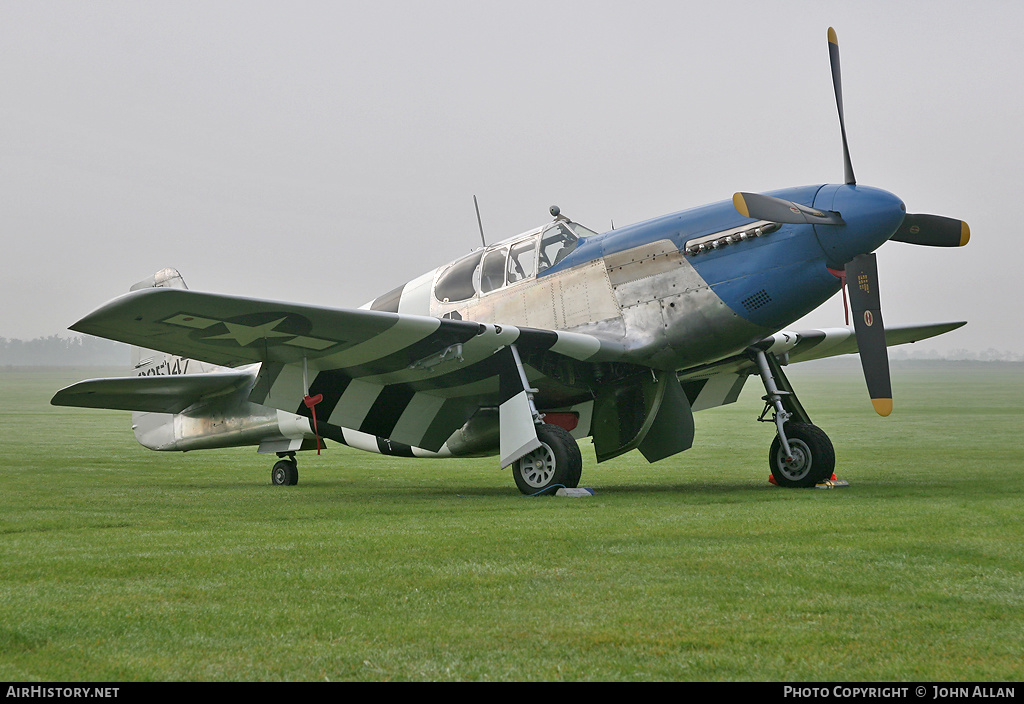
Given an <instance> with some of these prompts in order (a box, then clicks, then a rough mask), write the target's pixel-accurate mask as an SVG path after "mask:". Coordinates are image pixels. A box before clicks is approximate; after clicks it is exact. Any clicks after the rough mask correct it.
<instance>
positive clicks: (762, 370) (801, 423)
mask: <svg viewBox="0 0 1024 704" xmlns="http://www.w3.org/2000/svg"><path fill="white" fill-rule="evenodd" d="M750 353H751V356H752V357H753V359H754V361H755V362H756V363H757V369H758V373H759V374H760V375H761V381H762V382H763V383H764V389H765V392H766V394H765V395H764V396H763V397H762V399H763V400H764V402H765V406H764V411H762V412H761V416H760V417H759V418H758V420H759V421H766V418H765V416H767V415H768V413H769V412H771V413H772V418H771V420H772V422H774V423H775V429H776V436H775V440H774V441H773V442H772V447H771V450H770V451H769V453H768V464H769V467H770V469H771V472H772V476H773V477H774V478H775V483H776V484H778V485H779V486H784V487H807V486H814V485H815V484H818V483H820V482H823V481H825V480H826V479H829V478H830V477H831V476H832V472H833V471H834V470H835V465H836V454H835V449H834V448H833V447H832V442H831V441H830V440H829V439H828V436H827V435H826V434H825V432H824V431H823V430H822V429H821V428H819V427H817V426H816V425H813V424H812V423H811V419H810V417H809V416H808V415H807V412H806V411H805V410H804V409H803V406H801V405H800V401H799V400H797V398H796V394H794V393H793V391H792V390H791V387H790V385H789V381H788V380H787V379H786V377H785V375H784V374H783V373H782V367H781V366H780V365H779V363H778V360H777V359H776V358H775V355H771V357H770V358H769V356H768V355H767V354H765V352H764V350H760V349H757V348H751V349H750ZM779 384H782V385H783V386H785V388H780V387H779Z"/></svg>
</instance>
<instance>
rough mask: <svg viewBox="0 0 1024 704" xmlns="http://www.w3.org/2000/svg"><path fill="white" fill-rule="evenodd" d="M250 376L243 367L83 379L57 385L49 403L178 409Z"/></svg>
mask: <svg viewBox="0 0 1024 704" xmlns="http://www.w3.org/2000/svg"><path fill="white" fill-rule="evenodd" d="M253 379H254V377H253V375H252V374H250V373H249V372H247V371H238V372H217V373H211V374H183V375H173V376H126V377H111V378H108V379H87V380H86V381H80V382H78V383H77V384H72V385H71V386H68V387H66V388H63V389H61V390H60V391H58V392H57V393H56V394H55V395H54V397H53V398H52V399H50V403H51V404H53V405H54V406H76V407H81V408H112V409H115V410H121V411H145V412H150V413H181V412H182V411H183V410H185V409H186V408H188V407H189V406H192V405H193V404H195V403H197V402H199V401H202V400H204V399H209V398H211V397H214V396H218V395H221V394H225V393H230V392H232V391H235V390H238V389H240V388H242V387H244V386H245V385H246V384H249V383H252V381H253Z"/></svg>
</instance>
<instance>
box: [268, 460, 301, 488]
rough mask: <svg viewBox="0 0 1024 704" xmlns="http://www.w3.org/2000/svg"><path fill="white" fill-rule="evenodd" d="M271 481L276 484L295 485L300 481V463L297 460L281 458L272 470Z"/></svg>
mask: <svg viewBox="0 0 1024 704" xmlns="http://www.w3.org/2000/svg"><path fill="white" fill-rule="evenodd" d="M270 483H271V484H274V485H276V486H294V485H296V484H298V483H299V465H298V463H297V462H296V461H295V460H281V461H280V462H278V463H277V464H275V465H274V468H273V469H272V470H271V471H270Z"/></svg>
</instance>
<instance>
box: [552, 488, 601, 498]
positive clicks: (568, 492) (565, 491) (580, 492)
mask: <svg viewBox="0 0 1024 704" xmlns="http://www.w3.org/2000/svg"><path fill="white" fill-rule="evenodd" d="M593 495H594V490H593V489H584V488H582V487H581V488H578V489H570V488H568V487H564V486H563V487H562V488H561V489H559V490H558V491H556V492H555V496H593Z"/></svg>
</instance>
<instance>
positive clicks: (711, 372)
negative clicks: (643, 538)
mask: <svg viewBox="0 0 1024 704" xmlns="http://www.w3.org/2000/svg"><path fill="white" fill-rule="evenodd" d="M828 39H829V55H830V61H831V65H832V78H833V85H834V87H835V95H836V103H837V107H838V112H839V124H840V129H841V133H842V142H843V155H844V162H845V181H844V183H841V184H825V185H815V186H804V187H798V188H787V189H784V190H780V191H775V192H773V193H770V194H753V193H737V194H735V195H734V196H733V198H732V200H731V201H723V202H720V203H714V204H711V205H705V206H702V207H698V208H694V209H692V210H685V211H682V212H678V213H672V214H670V215H665V216H663V217H659V218H655V219H653V220H648V221H645V222H641V223H638V224H635V225H631V226H628V227H623V228H619V229H615V230H612V231H609V232H604V233H601V234H599V233H597V232H594V231H592V230H588V229H587V228H585V227H583V226H581V225H579V224H577V223H575V222H573V221H571V220H569V219H568V218H566V217H565V216H563V215H562V214H561V213H560V211H559V210H558V209H557V208H556V207H552V208H551V213H552V215H553V216H554V220H553V221H552V222H549V223H548V224H546V225H543V226H541V227H538V228H537V229H535V230H532V231H530V232H525V233H523V234H521V235H518V236H516V237H513V238H510V239H508V240H505V241H503V242H498V243H496V244H492V245H489V246H485V247H482V248H480V249H478V250H476V251H474V252H473V253H471V254H469V255H467V256H465V257H462V258H460V259H458V260H456V261H454V262H452V263H450V264H447V265H445V266H441V267H439V268H437V269H434V270H431V271H429V272H427V273H425V274H424V275H422V276H420V277H419V278H416V279H414V280H412V281H410V282H408V283H406V284H405V285H403V286H400V287H398V288H396V289H395V290H393V291H391V292H390V293H386V294H384V295H382V296H380V297H378V298H376V299H374V300H373V301H371V302H370V303H368V304H366V305H365V306H363V307H362V308H360V309H356V310H351V309H338V308H329V307H316V306H308V305H298V304H292V303H282V302H276V301H267V300H258V299H250V298H239V297H235V296H224V295H218V294H213V293H201V292H196V291H190V290H187V289H186V287H185V285H184V282H183V281H182V279H181V277H180V275H179V274H178V273H177V272H176V271H175V270H173V269H165V270H163V271H161V272H158V273H157V274H156V275H154V276H153V277H151V278H150V279H148V280H146V281H143V282H140V283H139V284H136V285H135V286H133V287H132V290H131V291H130V292H129V293H127V294H125V295H123V296H121V297H119V298H116V299H114V300H113V301H110V302H109V303H107V304H106V305H104V306H102V307H100V308H99V309H97V310H96V311H94V312H93V313H91V314H89V315H87V316H86V317H85V318H83V319H82V320H80V321H79V322H78V323H76V324H74V325H73V326H71V329H72V330H76V331H79V332H83V333H89V334H92V335H98V336H100V337H106V338H110V339H113V340H120V341H123V342H127V343H129V344H132V345H135V346H136V347H135V357H134V359H133V364H134V374H135V375H134V376H131V377H124V378H115V379H94V380H88V381H83V382H80V383H78V384H75V385H73V386H70V387H68V388H65V389H62V390H61V391H59V392H58V393H57V394H56V396H54V398H53V400H52V403H54V404H57V405H68V406H88V407H104V408H119V409H126V410H132V411H135V413H134V415H133V423H134V424H133V428H134V430H135V434H136V437H137V438H138V439H139V441H140V442H141V443H142V444H143V445H145V446H147V447H150V448H153V449H158V450H193V449H201V448H211V447H228V446H239V445H258V446H259V451H260V452H274V453H277V454H278V456H279V457H280V458H281V460H280V461H279V462H277V464H275V465H274V469H273V472H272V481H273V482H274V483H275V484H295V483H296V482H297V480H298V473H297V469H296V463H295V459H294V458H295V453H296V451H298V450H310V449H314V448H316V449H317V451H318V452H319V450H320V448H321V446H322V441H323V439H324V438H327V439H330V440H333V441H336V442H340V443H344V444H346V445H351V446H353V447H357V448H360V449H364V450H369V451H372V452H381V453H387V454H395V455H405V456H410V457H459V456H478V455H486V454H495V453H497V454H498V455H499V456H500V464H501V466H502V467H509V466H512V467H513V476H514V478H515V482H516V484H517V485H518V487H519V489H520V490H521V491H522V492H524V493H528V494H532V493H537V492H542V491H546V490H548V489H550V488H552V487H554V486H557V485H564V486H567V487H575V486H577V485H578V483H579V481H580V474H581V469H582V460H581V455H580V451H579V446H578V445H577V440H578V439H582V438H585V437H591V438H592V439H593V443H594V448H595V451H596V455H597V461H598V462H602V461H604V460H608V459H610V458H613V457H616V456H618V455H620V454H622V453H625V452H628V451H630V450H633V449H638V450H639V451H640V452H641V453H642V454H643V455H644V457H645V458H646V459H647V460H649V461H651V462H655V461H658V460H661V459H664V458H666V457H669V456H671V455H674V454H676V453H678V452H681V451H683V450H686V449H688V448H689V447H690V446H691V443H692V441H693V435H694V425H693V411H697V410H702V409H705V408H711V407H714V406H719V405H722V404H725V403H731V402H733V401H735V400H736V398H737V396H738V394H739V392H740V389H741V387H742V386H743V383H744V381H745V380H746V378H747V377H748V376H751V375H753V374H757V375H758V376H759V377H760V379H761V381H762V382H763V384H764V387H765V391H766V395H765V397H764V400H765V402H766V403H765V410H764V412H763V413H762V414H761V418H759V420H771V421H773V422H774V424H775V430H776V437H775V440H774V442H773V443H772V447H771V451H770V458H769V464H770V469H771V472H772V474H773V476H774V477H775V479H776V482H777V483H778V484H780V485H782V486H811V485H813V484H815V483H818V482H819V481H821V480H822V479H825V478H828V477H829V476H830V475H831V474H832V471H833V466H834V461H835V457H834V452H833V449H832V445H831V442H830V441H829V439H828V437H827V436H826V435H825V433H824V432H823V431H822V430H820V429H819V428H817V427H816V426H814V425H812V424H811V421H810V417H809V416H808V414H807V412H806V410H805V409H804V408H803V406H802V405H801V404H800V402H799V401H798V400H797V397H796V395H795V393H794V390H793V388H792V386H791V385H790V384H789V382H788V381H787V379H786V377H785V375H784V373H783V370H782V366H783V365H784V364H785V363H788V362H797V361H802V360H807V359H815V358H820V357H825V356H830V355H835V354H847V353H853V352H858V351H859V354H860V357H861V361H862V364H863V368H864V373H865V378H866V381H867V387H868V391H869V394H870V397H871V399H872V403H873V404H874V407H875V409H876V410H877V411H878V413H880V414H881V415H888V414H889V412H890V411H891V409H892V393H891V390H890V384H889V368H888V359H887V356H886V354H887V353H886V346H887V345H893V344H901V343H904V342H911V341H915V340H919V339H924V338H926V337H931V336H933V335H937V334H941V333H943V332H946V331H948V330H952V329H954V328H956V327H959V326H960V325H963V323H945V324H937V325H924V326H913V327H903V328H896V329H889V330H885V329H884V327H883V323H882V315H881V310H880V303H879V296H878V277H877V270H876V267H875V255H874V254H872V252H873V251H874V250H875V249H877V248H878V247H880V246H881V245H882V244H884V243H885V242H887V241H889V240H896V241H898V242H905V243H910V244H917V245H926V246H940V247H946V246H960V245H964V244H966V243H967V240H968V238H969V230H968V228H967V225H966V224H965V223H963V222H961V221H959V220H953V219H950V218H944V217H940V216H933V215H913V214H908V213H907V212H906V208H905V206H904V204H903V203H902V201H900V199H899V198H897V197H896V196H894V195H892V194H891V193H887V192H886V191H882V190H879V189H876V188H869V187H866V186H861V185H859V184H857V182H856V180H855V178H854V174H853V167H852V163H851V160H850V152H849V148H848V146H847V140H846V128H845V123H844V117H843V103H842V88H841V81H840V72H839V48H838V42H837V41H836V37H835V32H834V31H832V29H831V28H830V29H829V35H828ZM844 282H846V283H848V284H849V285H848V286H847V289H848V292H849V298H850V308H851V309H852V315H853V328H852V329H851V328H850V327H843V328H836V329H829V330H814V331H802V332H800V331H796V332H794V331H786V330H783V328H784V327H785V326H786V325H789V324H791V323H792V322H793V321H794V320H797V319H799V318H800V317H801V316H803V315H805V314H806V313H808V312H809V311H811V310H813V309H814V308H816V307H818V306H819V305H820V304H822V303H823V302H824V301H826V300H827V299H829V298H830V297H831V296H832V295H833V294H835V293H836V292H837V291H838V290H840V288H841V287H842V286H843V283H844ZM844 295H845V292H844ZM150 350H159V352H157V351H150Z"/></svg>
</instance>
